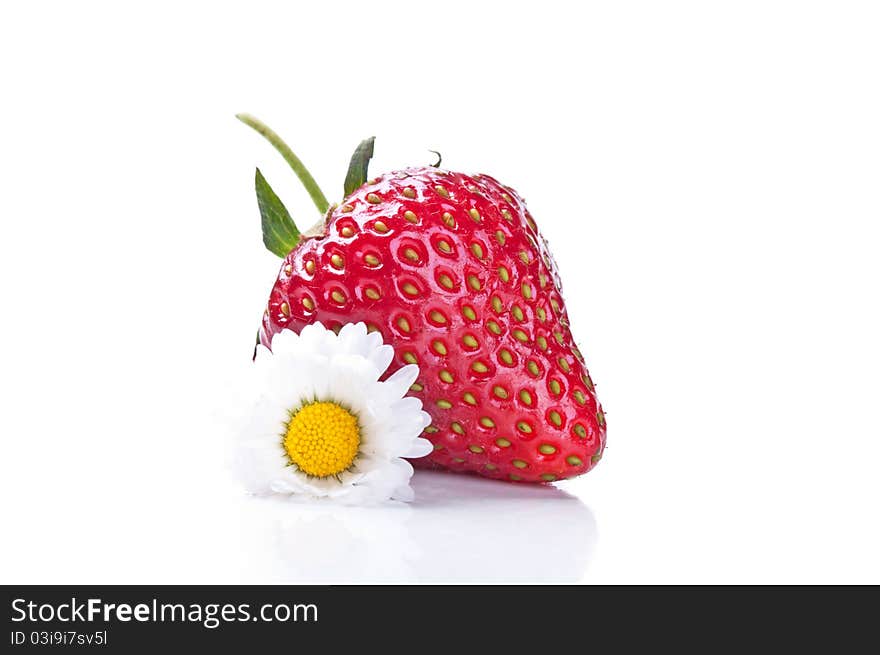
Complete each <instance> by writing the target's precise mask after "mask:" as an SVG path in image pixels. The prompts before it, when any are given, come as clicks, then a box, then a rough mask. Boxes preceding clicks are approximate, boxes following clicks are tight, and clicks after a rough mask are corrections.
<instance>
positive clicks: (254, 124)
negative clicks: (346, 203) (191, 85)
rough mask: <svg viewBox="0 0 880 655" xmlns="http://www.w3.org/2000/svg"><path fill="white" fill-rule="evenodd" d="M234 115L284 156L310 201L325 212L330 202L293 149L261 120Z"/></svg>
mask: <svg viewBox="0 0 880 655" xmlns="http://www.w3.org/2000/svg"><path fill="white" fill-rule="evenodd" d="M235 117H236V118H237V119H238V120H240V121H241V122H242V123H244V124H245V125H247V126H248V127H251V128H253V129H254V130H255V131H256V132H258V133H259V134H261V135H262V136H263V137H264V138H265V139H266V141H268V142H269V143H271V144H272V145H273V146H274V147H275V150H277V151H278V152H279V153H281V156H282V157H284V161H286V162H287V163H288V164H289V165H290V167H291V168H292V169H293V172H294V173H296V176H297V177H298V178H299V181H300V182H302V185H303V186H304V187H305V188H306V191H308V192H309V196H310V197H311V198H312V202H313V203H315V207H317V208H318V212H320V214H321V215H322V216H323V215H324V214H326V213H327V208H328V207H329V206H330V203H329V202H327V197H326V196H325V195H324V192H323V191H321V187H319V186H318V183H317V182H315V178H313V177H312V174H311V173H309V169H307V168H306V167H305V165H304V164H303V163H302V161H300V158H299V157H297V156H296V155H295V154H294V152H293V150H291V149H290V146H288V145H287V144H286V143H284V141H283V140H282V139H281V137H280V136H278V134H276V133H275V132H274V131H273V130H272V129H271V128H270V127H269V126H268V125H266V124H265V123H263V122H262V121H261V120H259V119H257V118H254V117H253V116H251V115H250V114H236V115H235Z"/></svg>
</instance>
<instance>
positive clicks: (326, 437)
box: [284, 401, 361, 478]
mask: <svg viewBox="0 0 880 655" xmlns="http://www.w3.org/2000/svg"><path fill="white" fill-rule="evenodd" d="M360 444H361V433H360V429H359V428H358V422H357V417H356V416H355V415H354V414H352V413H351V412H349V411H348V410H347V409H345V408H344V407H340V406H339V405H337V404H336V403H333V402H324V401H322V402H314V403H310V404H308V405H304V406H303V407H302V408H300V409H299V410H298V411H297V412H296V413H295V414H294V415H293V416H291V417H290V423H288V424H287V434H286V435H285V436H284V450H285V451H287V456H288V457H289V458H290V461H291V462H293V463H294V464H296V465H297V466H298V467H299V468H300V470H302V471H303V472H305V473H307V474H308V475H313V476H315V477H318V478H326V477H329V476H331V475H337V474H338V473H342V471H344V470H345V469H347V468H348V467H350V466H351V465H352V463H353V462H354V459H355V457H356V456H357V453H358V447H359V446H360Z"/></svg>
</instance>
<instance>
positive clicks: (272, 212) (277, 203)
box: [254, 168, 299, 257]
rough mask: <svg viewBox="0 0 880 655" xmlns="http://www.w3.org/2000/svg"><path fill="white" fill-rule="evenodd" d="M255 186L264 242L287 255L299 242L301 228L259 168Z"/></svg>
mask: <svg viewBox="0 0 880 655" xmlns="http://www.w3.org/2000/svg"><path fill="white" fill-rule="evenodd" d="M254 187H255V188H256V191H257V204H258V205H259V206H260V219H261V222H262V226H263V244H264V245H265V246H266V248H267V249H268V250H269V251H270V252H273V253H275V254H276V255H278V256H279V257H286V256H287V253H289V252H290V251H291V250H293V249H294V248H295V247H296V245H297V244H298V243H299V230H297V229H296V224H295V223H294V222H293V219H292V218H290V214H289V213H288V211H287V208H286V207H285V206H284V203H282V202H281V200H280V199H279V198H278V196H276V195H275V192H274V191H273V190H272V187H270V186H269V183H268V182H267V181H266V178H264V177H263V174H262V173H260V169H259V168H258V169H257V173H256V175H255V176H254Z"/></svg>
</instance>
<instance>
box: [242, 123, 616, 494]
mask: <svg viewBox="0 0 880 655" xmlns="http://www.w3.org/2000/svg"><path fill="white" fill-rule="evenodd" d="M242 120H245V121H246V122H248V121H250V122H249V124H251V125H252V126H254V127H255V128H257V129H259V128H260V127H262V124H259V123H258V122H257V121H255V119H250V118H249V117H242ZM261 132H262V133H264V135H265V134H266V132H265V131H264V130H261ZM270 137H274V138H275V139H277V136H276V135H274V133H270ZM271 140H272V138H270V141H271ZM278 141H279V142H280V139H279V140H278ZM281 145H282V146H283V142H281ZM276 146H278V144H277V143H276ZM284 147H286V146H284ZM279 149H282V148H281V147H279ZM288 150H289V149H288ZM282 154H284V151H283V150H282ZM290 154H291V155H292V152H291V153H290ZM371 155H372V140H368V141H365V142H364V143H362V144H361V146H360V147H359V149H358V151H356V153H355V156H354V157H353V158H352V165H351V167H350V169H349V177H348V178H347V179H346V192H347V195H346V196H345V198H344V200H343V201H342V203H341V204H340V205H338V206H333V207H330V208H329V209H328V211H327V212H326V215H325V219H324V220H323V221H322V223H321V224H319V226H318V228H317V229H316V230H314V231H310V232H309V233H307V234H306V235H301V236H299V237H298V238H299V240H298V241H294V240H292V239H289V240H288V242H287V243H281V244H279V243H274V242H273V238H272V236H271V235H270V237H269V238H268V239H267V238H266V236H265V235H266V231H267V230H266V228H267V223H268V224H269V227H270V228H271V227H272V225H271V223H272V211H271V210H272V208H273V207H274V208H275V214H276V215H281V216H282V217H283V216H284V215H285V214H286V210H285V209H284V208H283V205H281V204H280V201H278V200H277V197H274V194H273V193H272V192H271V189H270V188H269V187H268V184H267V183H266V182H265V180H264V179H262V176H261V175H260V173H259V171H257V191H258V197H260V199H261V202H260V208H261V212H262V214H263V224H264V241H266V245H267V246H270V249H273V251H275V252H278V253H279V254H282V253H283V251H284V250H285V249H287V247H288V246H292V249H290V250H289V252H287V253H286V256H284V262H283V264H282V266H281V270H280V272H279V274H278V278H277V280H276V282H275V285H274V287H273V288H272V292H271V294H270V296H269V302H268V306H267V309H266V312H265V314H264V316H263V322H262V328H261V330H260V334H259V340H260V342H261V343H263V344H264V345H266V346H268V345H269V344H270V342H271V338H272V335H274V334H275V333H277V332H278V331H279V330H281V329H283V328H290V329H293V330H295V331H299V330H300V329H301V328H302V327H303V326H305V325H308V324H309V323H312V322H314V321H320V322H322V323H324V325H326V326H328V327H330V328H335V329H338V328H339V327H340V326H341V325H342V324H345V323H351V322H358V321H363V322H365V323H366V324H367V327H368V328H369V329H370V330H377V331H379V332H380V333H381V334H382V337H383V339H384V340H385V342H386V343H390V344H391V345H392V346H393V347H394V350H395V361H396V362H397V363H398V364H400V365H403V364H410V363H415V364H418V365H419V367H420V371H421V372H420V375H419V379H418V380H417V382H416V383H415V384H413V386H412V389H411V393H412V395H414V396H416V397H418V398H420V399H421V400H422V402H423V404H424V408H425V410H426V411H427V412H428V413H429V414H430V415H431V417H432V419H433V420H432V424H431V425H430V426H429V427H428V428H426V430H425V432H426V434H425V435H424V436H425V437H426V438H428V439H429V440H430V441H431V442H432V443H433V444H434V451H433V453H431V454H430V455H428V456H427V457H425V458H422V459H420V460H417V461H414V462H413V463H414V465H416V466H420V467H431V468H443V469H449V470H452V471H471V472H474V473H478V474H480V475H482V476H486V477H489V478H497V479H505V480H514V481H527V482H547V481H552V480H559V479H564V478H569V477H572V476H575V475H579V474H581V473H585V472H586V471H588V470H590V469H591V468H592V467H593V466H594V465H595V464H596V462H597V461H598V460H599V459H600V457H601V455H602V451H603V449H604V447H605V418H604V415H603V412H602V408H601V406H600V405H599V402H598V400H597V399H596V394H595V390H594V386H593V382H592V380H591V379H590V374H589V372H588V371H587V367H586V365H585V364H584V360H583V357H582V355H581V353H580V351H579V350H578V349H577V347H576V346H575V344H574V342H573V340H572V336H571V332H570V330H569V321H568V316H567V313H566V310H565V305H564V303H563V300H562V295H561V281H560V278H559V274H558V272H557V269H556V266H555V264H554V261H553V259H552V257H551V255H550V252H549V250H548V248H547V243H546V241H545V240H544V238H543V237H542V236H541V234H540V232H539V231H538V227H537V225H536V223H535V220H534V218H533V217H532V216H531V214H530V213H529V211H528V209H527V208H526V205H525V202H524V201H523V200H522V198H521V197H520V196H519V194H517V193H516V192H515V191H514V190H513V189H511V188H510V187H507V186H505V185H503V184H501V183H500V182H498V181H497V180H495V179H494V178H492V177H489V176H487V175H472V176H471V175H465V174H462V173H455V172H450V171H446V170H441V169H440V168H437V167H433V166H428V167H417V168H407V169H404V170H401V171H395V172H391V173H386V174H384V175H381V176H379V177H378V178H376V179H373V180H371V181H370V182H368V183H363V184H361V182H362V181H363V179H365V178H366V166H367V163H368V162H369V157H370V156H371ZM288 161H290V159H288ZM296 162H297V163H298V160H296ZM292 165H293V163H292ZM299 165H300V166H301V164H299ZM294 170H297V166H295V165H294ZM297 172H299V171H297ZM301 177H302V176H301ZM312 183H313V181H312ZM307 186H308V185H307ZM261 187H262V191H261ZM315 188H317V187H316V185H315ZM310 191H311V190H310ZM317 193H318V194H320V191H318V192H317ZM312 195H313V198H315V197H316V195H317V194H315V193H313V194H312ZM325 202H326V201H325ZM316 204H318V206H319V208H320V207H321V204H320V203H318V202H316ZM267 214H269V216H268V218H267ZM290 225H292V222H290ZM290 225H288V226H287V229H288V230H293V231H295V228H291V227H290ZM276 228H277V226H276ZM270 231H271V230H270ZM275 231H276V232H278V231H279V230H277V229H276V230H275Z"/></svg>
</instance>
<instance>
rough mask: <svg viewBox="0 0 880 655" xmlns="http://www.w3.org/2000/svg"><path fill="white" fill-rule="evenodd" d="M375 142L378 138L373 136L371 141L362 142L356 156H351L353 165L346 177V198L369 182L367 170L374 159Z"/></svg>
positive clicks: (350, 166) (355, 152) (349, 167)
mask: <svg viewBox="0 0 880 655" xmlns="http://www.w3.org/2000/svg"><path fill="white" fill-rule="evenodd" d="M375 141H376V137H374V136H371V137H370V138H369V139H364V140H363V141H361V142H360V144H358V147H357V148H355V151H354V154H353V155H352V156H351V163H349V165H348V174H347V175H346V176H345V195H346V196H347V195H348V194H349V193H351V192H352V191H354V190H355V189H357V188H358V187H359V186H361V185H362V184H363V183H364V182H366V181H367V169H368V168H369V167H370V160H371V159H372V158H373V143H374V142H375Z"/></svg>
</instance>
